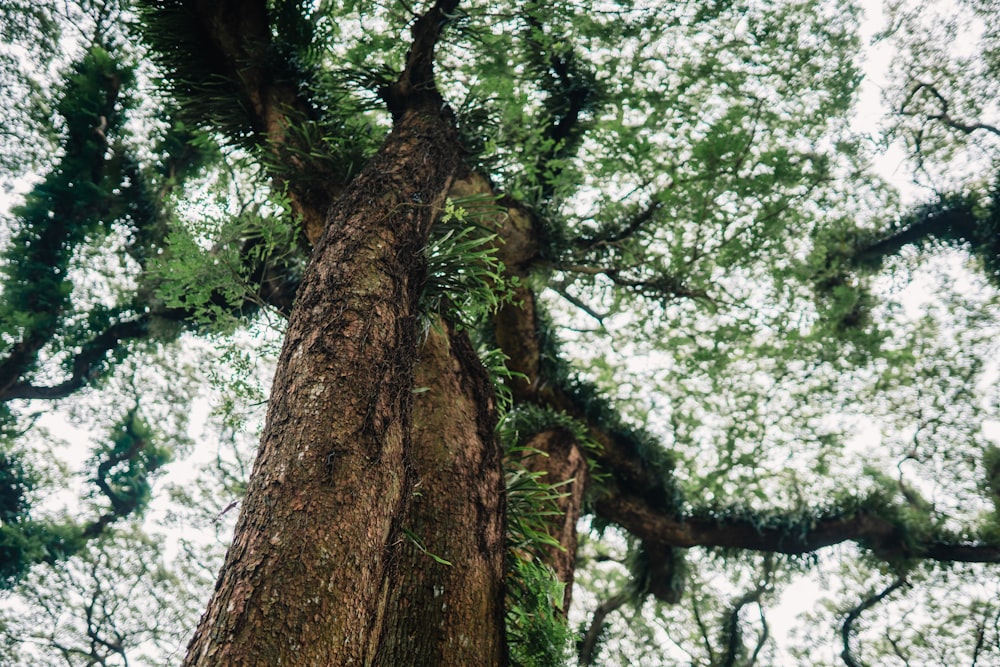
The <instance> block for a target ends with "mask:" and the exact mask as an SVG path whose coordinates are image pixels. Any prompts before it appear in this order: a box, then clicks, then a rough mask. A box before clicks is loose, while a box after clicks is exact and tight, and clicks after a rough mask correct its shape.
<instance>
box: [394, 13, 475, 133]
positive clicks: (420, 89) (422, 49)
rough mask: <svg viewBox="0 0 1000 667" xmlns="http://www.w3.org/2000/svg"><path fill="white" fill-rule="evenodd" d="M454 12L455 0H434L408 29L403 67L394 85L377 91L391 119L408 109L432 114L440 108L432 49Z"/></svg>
mask: <svg viewBox="0 0 1000 667" xmlns="http://www.w3.org/2000/svg"><path fill="white" fill-rule="evenodd" d="M457 8H458V0H436V2H435V3H434V4H433V5H432V6H431V8H430V9H428V10H427V12H426V13H425V14H423V15H422V16H420V17H419V18H418V19H417V20H416V21H414V23H413V25H412V26H411V27H410V36H411V37H412V39H413V41H412V43H411V44H410V50H409V52H408V53H407V54H406V66H405V67H404V68H403V71H402V72H401V73H400V75H399V78H398V79H397V80H396V82H395V83H393V84H392V85H390V86H386V87H385V88H383V89H382V90H380V91H379V95H380V96H381V97H382V99H383V100H385V103H386V106H387V107H388V109H389V111H390V112H391V113H392V115H393V117H394V118H398V117H399V116H400V115H402V113H403V112H404V111H406V110H407V109H410V108H416V107H421V106H423V107H430V108H433V109H434V110H435V111H436V110H439V109H440V108H441V106H442V105H443V104H444V99H443V98H442V97H441V94H440V93H439V92H438V90H437V84H436V83H435V82H434V49H435V47H436V46H437V43H438V41H439V40H440V39H441V33H442V31H443V30H444V27H445V26H446V25H447V24H448V23H449V22H450V21H451V20H452V18H453V17H454V14H455V10H456V9H457Z"/></svg>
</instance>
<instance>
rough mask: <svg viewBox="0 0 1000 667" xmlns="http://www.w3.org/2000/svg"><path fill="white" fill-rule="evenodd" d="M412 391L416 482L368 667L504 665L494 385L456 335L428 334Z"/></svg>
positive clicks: (499, 469) (500, 487)
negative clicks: (387, 619)
mask: <svg viewBox="0 0 1000 667" xmlns="http://www.w3.org/2000/svg"><path fill="white" fill-rule="evenodd" d="M415 386H416V391H417V392H418V393H417V395H416V398H415V401H414V419H413V421H414V425H413V450H412V451H413V456H412V459H411V462H412V466H413V473H414V476H415V478H416V482H415V484H414V489H413V493H412V495H411V500H410V504H409V506H408V508H407V513H406V517H405V519H404V521H403V528H404V529H405V531H406V533H407V534H406V537H405V539H404V541H403V542H402V544H401V545H400V549H399V551H398V552H397V557H398V558H399V562H400V567H398V568H395V570H394V571H393V573H392V582H391V584H390V585H389V598H388V602H387V604H386V607H387V613H388V614H389V615H390V616H391V618H392V620H391V621H390V622H389V623H387V624H386V626H385V634H384V637H383V638H382V640H381V641H380V648H379V652H378V657H377V660H376V664H378V665H384V666H385V667H396V666H398V665H434V666H435V667H450V666H454V667H465V666H467V665H503V664H506V662H507V657H506V645H505V642H504V587H503V581H504V554H505V547H506V542H505V528H506V522H505V517H504V476H503V462H502V455H501V451H500V448H499V445H498V443H497V442H496V437H495V428H496V411H495V409H494V396H493V386H492V383H491V381H490V378H489V376H488V374H487V373H486V371H485V369H484V368H483V366H482V364H481V363H480V361H479V358H478V356H477V355H476V353H475V351H474V350H473V348H472V346H471V344H470V343H469V341H468V338H467V337H466V336H465V335H464V334H460V333H455V332H454V331H435V330H433V329H432V330H431V332H430V333H429V336H428V339H427V341H426V342H425V343H424V345H423V347H422V349H421V355H420V361H419V362H418V364H417V368H416V384H415ZM442 561H446V562H442Z"/></svg>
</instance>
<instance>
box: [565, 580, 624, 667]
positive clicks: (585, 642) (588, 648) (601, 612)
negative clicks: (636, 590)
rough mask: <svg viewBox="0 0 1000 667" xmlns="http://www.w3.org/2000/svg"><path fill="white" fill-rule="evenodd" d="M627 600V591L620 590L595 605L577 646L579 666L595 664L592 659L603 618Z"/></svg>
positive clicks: (584, 666) (594, 654) (602, 627)
mask: <svg viewBox="0 0 1000 667" xmlns="http://www.w3.org/2000/svg"><path fill="white" fill-rule="evenodd" d="M628 600H629V594H628V592H627V591H621V592H620V593H616V594H615V595H612V596H611V597H609V598H608V599H607V600H605V601H604V602H602V603H601V604H599V605H597V609H595V610H594V613H593V615H592V616H591V617H590V625H588V626H587V632H586V634H584V636H583V639H582V640H581V641H580V645H579V647H578V648H577V656H578V657H579V661H580V665H581V667H586V666H587V665H593V664H595V662H594V661H595V660H596V659H597V648H598V646H597V643H598V640H599V639H600V638H601V633H602V632H603V631H604V621H605V619H606V618H607V617H608V615H609V614H611V613H612V612H615V611H617V610H618V609H620V608H621V607H622V606H623V605H624V604H625V603H626V602H628Z"/></svg>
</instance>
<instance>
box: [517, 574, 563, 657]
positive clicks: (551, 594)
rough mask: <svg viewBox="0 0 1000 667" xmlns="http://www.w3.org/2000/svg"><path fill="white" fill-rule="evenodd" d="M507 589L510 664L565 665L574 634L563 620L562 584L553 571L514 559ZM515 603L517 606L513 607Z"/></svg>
mask: <svg viewBox="0 0 1000 667" xmlns="http://www.w3.org/2000/svg"><path fill="white" fill-rule="evenodd" d="M507 589H508V590H507V597H508V606H507V641H508V644H509V649H510V664H512V665H516V666H517V667H562V666H563V665H565V664H566V663H567V660H568V652H569V651H568V649H569V639H570V634H571V633H570V631H569V629H568V628H567V627H566V621H565V619H564V618H563V613H564V612H563V609H562V600H563V584H561V583H560V582H559V581H558V579H557V578H556V576H555V573H554V572H552V569H551V568H549V567H548V566H547V565H545V564H544V563H543V562H541V561H538V560H532V559H526V558H514V559H512V571H511V573H510V576H508V578H507ZM512 600H513V601H516V602H515V603H513V604H511V601H512Z"/></svg>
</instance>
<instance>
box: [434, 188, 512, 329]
mask: <svg viewBox="0 0 1000 667" xmlns="http://www.w3.org/2000/svg"><path fill="white" fill-rule="evenodd" d="M482 204H483V199H482V198H480V197H473V198H467V199H462V200H458V201H452V200H451V199H448V200H447V201H446V202H445V207H444V211H443V212H442V214H441V219H440V221H439V222H438V223H437V224H436V225H435V226H434V228H433V230H432V232H431V237H430V240H428V242H427V246H426V248H425V249H424V257H425V259H426V261H427V279H426V282H425V283H424V289H423V292H422V293H421V306H420V308H421V311H422V312H423V313H424V319H425V322H426V323H427V324H429V323H430V322H432V321H433V317H432V316H434V315H441V316H442V317H444V318H445V319H446V320H448V321H449V322H452V323H454V324H456V325H457V326H458V327H459V329H471V328H475V327H477V326H479V325H480V324H481V323H482V322H484V321H485V320H486V318H487V317H488V316H490V315H492V314H493V313H495V312H496V310H497V308H499V307H500V306H501V304H503V303H505V302H506V301H508V300H509V299H510V298H511V294H512V292H511V288H512V287H514V286H516V284H517V278H516V277H514V278H509V277H507V276H505V275H504V265H503V262H501V261H500V260H499V259H497V257H496V254H497V247H496V244H497V243H498V240H497V234H496V232H493V231H491V230H490V229H489V228H488V227H487V226H485V225H484V224H482V223H480V222H478V221H479V220H490V219H493V218H495V214H496V213H497V212H498V211H499V209H497V208H495V207H491V206H483V205H482ZM465 206H469V207H470V208H472V210H473V211H474V215H473V214H470V213H469V210H468V209H466V208H465ZM427 324H425V328H426V326H427Z"/></svg>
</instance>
